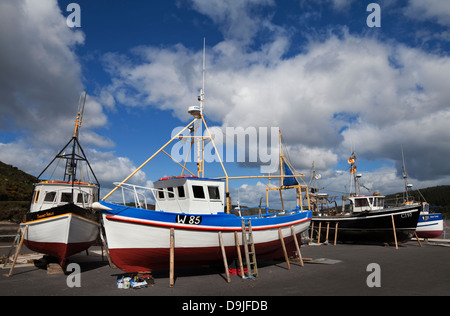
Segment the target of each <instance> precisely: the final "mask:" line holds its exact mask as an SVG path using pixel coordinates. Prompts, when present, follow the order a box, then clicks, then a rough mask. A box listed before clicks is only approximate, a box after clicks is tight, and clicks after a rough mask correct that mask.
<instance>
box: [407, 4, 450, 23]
mask: <svg viewBox="0 0 450 316" xmlns="http://www.w3.org/2000/svg"><path fill="white" fill-rule="evenodd" d="M404 14H405V15H406V16H409V17H411V18H414V19H418V20H427V19H430V20H432V21H436V22H437V23H439V24H441V25H444V26H450V6H449V4H448V1H447V0H410V1H408V4H407V6H406V8H405V9H404Z"/></svg>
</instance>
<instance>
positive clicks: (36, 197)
mask: <svg viewBox="0 0 450 316" xmlns="http://www.w3.org/2000/svg"><path fill="white" fill-rule="evenodd" d="M40 192H41V190H37V191H35V192H34V195H35V196H34V203H37V202H38V200H39V193H40Z"/></svg>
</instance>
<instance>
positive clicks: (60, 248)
mask: <svg viewBox="0 0 450 316" xmlns="http://www.w3.org/2000/svg"><path fill="white" fill-rule="evenodd" d="M94 242H95V239H94V240H93V241H88V242H78V243H69V244H64V243H59V242H36V241H30V240H24V243H25V245H26V246H27V248H28V249H30V250H32V251H36V252H39V253H43V254H46V255H49V256H51V257H56V258H59V259H61V260H65V259H66V258H68V257H70V256H71V255H74V254H76V253H78V252H81V251H83V250H86V249H88V248H89V247H90V246H92V244H93V243H94Z"/></svg>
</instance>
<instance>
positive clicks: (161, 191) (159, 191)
mask: <svg viewBox="0 0 450 316" xmlns="http://www.w3.org/2000/svg"><path fill="white" fill-rule="evenodd" d="M158 199H160V200H164V191H163V190H162V189H159V190H158Z"/></svg>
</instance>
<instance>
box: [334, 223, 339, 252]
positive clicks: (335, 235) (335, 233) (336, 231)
mask: <svg viewBox="0 0 450 316" xmlns="http://www.w3.org/2000/svg"><path fill="white" fill-rule="evenodd" d="M338 225H339V222H336V227H335V228H334V245H335V246H336V241H337V233H338Z"/></svg>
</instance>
